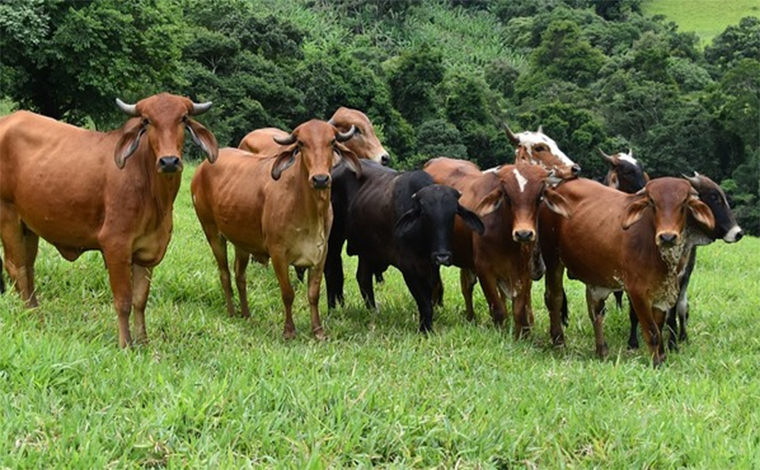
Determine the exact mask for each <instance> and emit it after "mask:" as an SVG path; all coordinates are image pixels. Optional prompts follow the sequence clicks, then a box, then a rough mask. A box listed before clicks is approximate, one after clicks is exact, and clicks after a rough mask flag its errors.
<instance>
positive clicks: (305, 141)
mask: <svg viewBox="0 0 760 470" xmlns="http://www.w3.org/2000/svg"><path fill="white" fill-rule="evenodd" d="M352 135H353V131H349V132H345V133H343V132H340V131H338V129H337V128H335V126H333V125H331V124H328V123H327V122H324V121H319V120H311V121H308V122H306V123H304V124H301V125H300V126H298V127H297V128H296V129H295V130H294V131H293V133H292V134H290V135H289V136H287V137H286V138H284V139H280V138H277V139H276V141H277V143H278V144H279V145H281V146H282V147H281V150H280V152H279V154H277V155H276V156H273V157H262V156H255V155H253V154H251V153H248V152H245V151H243V150H239V149H231V148H227V149H222V151H221V152H220V158H219V161H218V162H217V163H216V164H215V165H208V164H206V163H205V162H204V163H202V164H201V165H200V166H199V167H198V169H197V170H196V172H195V175H194V176H193V181H192V184H191V191H192V194H193V203H194V205H195V212H196V214H197V215H198V219H199V220H200V222H201V225H202V226H203V231H204V233H205V234H206V238H207V240H208V242H209V244H210V245H211V249H212V251H213V252H214V257H215V258H216V262H217V264H218V266H219V277H220V279H221V282H222V288H223V290H224V296H225V301H226V303H227V311H228V313H229V314H230V315H234V313H235V309H234V306H233V304H232V286H231V284H230V273H229V267H228V263H227V241H228V240H229V241H230V242H231V243H232V244H233V245H234V246H235V281H236V283H237V288H238V293H239V295H240V308H241V311H242V315H243V317H248V316H250V311H249V309H248V299H247V292H246V282H245V269H246V267H247V265H248V261H249V258H251V257H253V258H254V259H255V260H256V261H258V262H261V263H266V262H267V261H268V259H269V258H271V259H272V267H273V268H274V272H275V275H276V276H277V281H278V282H279V284H280V294H281V295H282V301H283V303H284V305H285V332H284V336H285V337H286V338H293V337H295V333H296V330H295V325H294V324H293V317H292V306H293V287H292V285H291V284H290V279H289V278H288V266H289V265H293V266H296V267H303V268H308V269H309V281H308V282H309V306H310V308H311V326H312V331H313V332H314V334H315V335H316V336H317V337H320V338H321V337H323V336H324V333H323V331H322V325H321V323H320V319H319V310H318V305H319V289H320V284H321V282H322V273H323V271H324V265H325V257H326V254H327V239H328V237H329V236H330V229H331V227H332V220H333V213H332V206H331V204H330V187H331V183H332V181H331V176H330V170H331V169H332V167H333V166H334V165H335V164H336V163H338V161H340V156H341V155H342V157H343V159H344V161H345V162H346V163H347V164H348V166H349V167H350V168H352V169H353V171H354V172H356V173H357V174H360V173H361V169H360V167H359V161H358V160H357V158H356V155H354V153H353V152H351V151H350V150H349V149H348V148H346V147H345V146H344V145H343V143H342V142H345V141H347V140H348V139H350V138H351V137H352ZM291 166H292V169H288V168H289V167H291Z"/></svg>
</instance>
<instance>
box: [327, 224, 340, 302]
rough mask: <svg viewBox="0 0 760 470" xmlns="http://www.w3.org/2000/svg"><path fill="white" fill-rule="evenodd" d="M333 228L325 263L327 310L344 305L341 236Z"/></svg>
mask: <svg viewBox="0 0 760 470" xmlns="http://www.w3.org/2000/svg"><path fill="white" fill-rule="evenodd" d="M341 233H342V232H340V233H339V232H338V231H337V229H336V228H335V227H333V230H332V231H331V232H330V239H329V240H328V247H327V260H326V261H325V274H324V276H325V287H326V289H327V308H328V309H333V308H335V306H336V305H337V304H340V305H344V304H345V299H344V298H343V284H344V277H343V258H342V254H343V238H344V237H343V236H342V235H341Z"/></svg>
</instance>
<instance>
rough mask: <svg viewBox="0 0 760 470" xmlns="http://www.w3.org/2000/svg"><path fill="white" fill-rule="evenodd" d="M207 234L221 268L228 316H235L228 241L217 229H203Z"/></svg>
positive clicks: (220, 278)
mask: <svg viewBox="0 0 760 470" xmlns="http://www.w3.org/2000/svg"><path fill="white" fill-rule="evenodd" d="M203 231H204V232H205V234H206V240H207V241H208V244H209V245H210V246H211V252H212V253H213V254H214V259H215V260H216V266H217V268H219V280H220V281H221V283H222V292H224V302H225V303H226V304H227V314H228V315H229V316H231V317H234V316H235V305H234V304H233V303H232V283H231V282H230V266H229V261H228V259H227V239H225V238H224V237H223V236H222V235H220V234H219V232H218V231H217V230H216V227H205V226H204V227H203Z"/></svg>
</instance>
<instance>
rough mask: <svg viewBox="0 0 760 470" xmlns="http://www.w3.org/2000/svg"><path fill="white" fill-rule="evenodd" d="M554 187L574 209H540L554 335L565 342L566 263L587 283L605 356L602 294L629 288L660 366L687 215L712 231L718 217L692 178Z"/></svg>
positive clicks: (575, 182) (591, 312)
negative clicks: (623, 187) (638, 185)
mask: <svg viewBox="0 0 760 470" xmlns="http://www.w3.org/2000/svg"><path fill="white" fill-rule="evenodd" d="M557 193H559V194H560V195H561V196H562V197H564V198H565V200H566V201H567V203H568V204H569V206H570V208H571V216H570V217H569V218H566V217H561V216H558V215H556V214H555V213H553V212H552V211H549V210H547V209H543V208H542V209H541V211H540V215H539V227H540V229H541V230H540V237H539V239H540V244H541V250H542V254H543V257H544V261H545V262H546V294H545V301H546V307H547V309H548V310H549V315H550V319H551V330H550V334H551V338H552V341H553V342H554V344H555V345H561V344H564V333H563V331H562V324H561V321H560V311H561V308H562V302H563V290H562V280H563V272H564V268H565V267H567V270H568V276H569V277H570V278H571V279H578V280H580V281H582V282H583V283H585V284H586V302H587V305H588V312H589V316H590V318H591V321H592V323H593V325H594V333H595V336H596V352H597V354H598V355H599V356H601V357H604V356H606V355H607V352H608V348H607V343H606V341H605V339H604V331H603V326H604V299H606V298H607V296H608V295H609V294H610V292H613V291H615V290H618V289H622V288H624V289H625V290H626V292H627V293H628V295H629V298H630V299H631V302H632V304H633V306H634V308H635V310H636V314H637V316H638V319H639V322H640V323H641V326H642V330H643V332H644V339H645V340H646V343H647V345H648V346H649V350H650V353H651V354H652V360H653V363H654V365H655V366H657V365H659V364H661V363H662V361H663V360H664V357H665V351H664V348H663V341H662V327H663V324H664V321H665V312H666V311H667V309H668V308H670V307H671V306H672V305H673V304H674V303H675V301H676V298H677V296H678V273H679V272H680V271H681V269H682V268H683V266H682V263H683V259H684V257H683V256H682V255H683V251H684V246H685V245H687V243H684V236H683V235H684V229H685V227H686V224H687V215H688V214H689V213H690V214H691V215H692V216H693V217H694V219H695V220H696V221H697V222H698V223H699V224H701V225H703V226H705V227H706V229H708V230H712V228H713V226H714V223H715V221H714V218H713V215H712V213H711V212H710V209H709V208H708V207H707V206H706V205H705V204H704V203H703V202H701V201H700V200H699V198H698V197H697V194H696V191H694V189H693V188H692V187H691V185H690V184H689V182H688V181H686V180H683V179H678V178H658V179H654V180H651V181H650V182H649V183H647V185H646V187H645V188H644V189H643V190H641V191H640V192H638V193H636V194H626V193H622V192H620V191H617V190H615V189H612V188H608V187H606V186H604V185H602V184H600V183H597V182H595V181H591V180H588V179H583V178H581V179H577V180H572V181H568V182H565V183H563V184H562V185H560V186H559V187H558V188H557Z"/></svg>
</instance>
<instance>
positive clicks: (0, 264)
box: [0, 258, 5, 294]
mask: <svg viewBox="0 0 760 470" xmlns="http://www.w3.org/2000/svg"><path fill="white" fill-rule="evenodd" d="M3 292H5V281H3V258H0V294H2V293H3Z"/></svg>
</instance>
